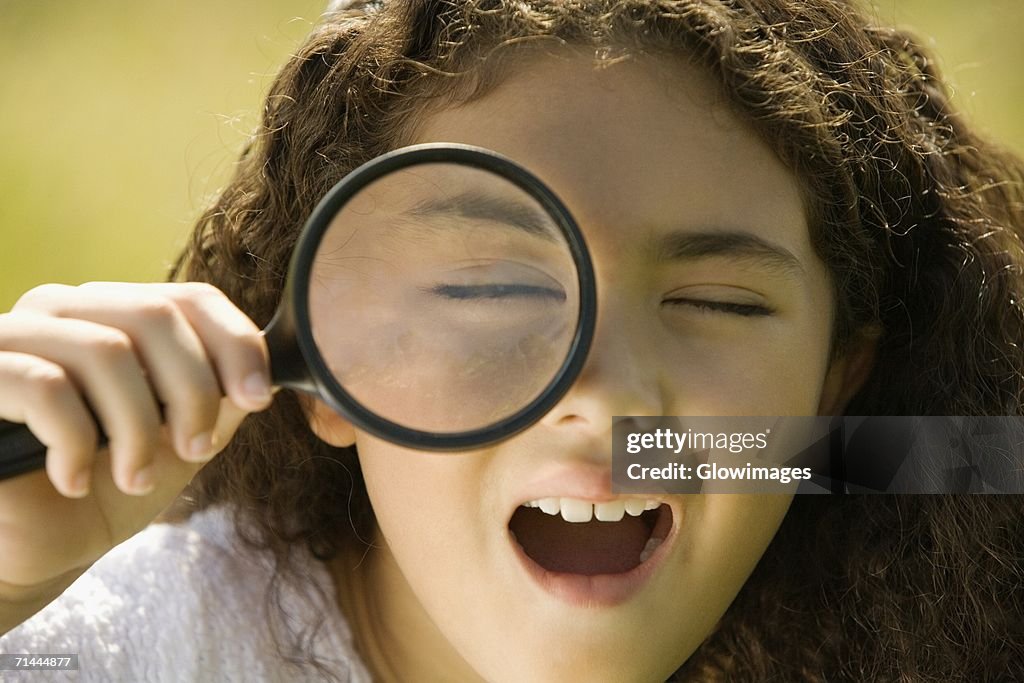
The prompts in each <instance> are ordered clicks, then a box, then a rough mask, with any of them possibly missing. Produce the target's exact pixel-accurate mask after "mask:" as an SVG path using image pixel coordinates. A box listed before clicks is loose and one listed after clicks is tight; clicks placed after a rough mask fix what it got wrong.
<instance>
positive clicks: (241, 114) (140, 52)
mask: <svg viewBox="0 0 1024 683" xmlns="http://www.w3.org/2000/svg"><path fill="white" fill-rule="evenodd" d="M325 4H326V0H291V1H289V2H284V1H283V0H245V1H244V2H243V1H242V0H220V1H218V2H216V3H210V2H198V1H196V0H191V1H188V0H186V1H183V2H128V1H127V0H91V1H90V2H80V1H79V2H75V1H70V2H57V1H56V0H0V93H2V94H0V188H2V196H0V236H2V242H0V244H2V246H0V311H4V310H7V309H9V308H10V306H11V305H13V303H14V301H15V300H16V299H17V297H18V296H19V295H20V294H21V293H22V292H24V291H25V290H27V289H29V288H30V287H32V286H34V285H36V284H39V283H43V282H65V283H70V284H76V283H80V282H85V281H88V280H159V279H162V278H163V275H164V272H165V271H166V268H167V266H168V265H169V264H170V262H171V261H172V260H173V258H174V255H175V253H176V252H177V250H178V248H179V247H180V246H181V245H182V244H183V243H184V240H185V236H186V235H187V233H188V231H189V228H190V224H191V222H192V221H193V220H194V219H195V217H196V216H197V214H198V213H199V211H200V210H201V208H202V207H203V206H204V204H205V203H206V201H207V200H208V199H209V197H210V196H211V195H212V194H213V193H215V192H216V190H217V188H218V187H219V186H220V185H221V184H222V183H223V182H224V181H225V180H226V178H227V175H228V174H229V172H230V170H231V163H232V160H233V158H234V157H235V155H236V154H237V153H238V151H239V150H240V148H241V146H242V144H243V142H244V140H245V138H246V136H247V134H248V133H249V131H250V130H251V129H252V128H253V126H254V124H255V121H256V117H257V114H258V111H259V105H260V98H261V95H262V94H263V93H264V92H265V90H266V88H267V87H268V86H269V83H270V81H271V78H272V76H273V73H274V71H275V70H276V68H277V67H278V66H279V65H280V64H281V63H282V62H283V61H284V60H285V59H286V57H287V55H288V54H289V52H290V50H292V49H293V48H294V47H295V46H296V45H297V44H298V43H299V42H300V41H301V39H302V37H303V36H304V35H305V33H306V32H307V31H308V30H309V28H310V26H311V24H312V23H313V22H314V21H315V20H316V18H317V17H318V15H319V13H320V12H321V10H322V9H323V7H324V6H325ZM872 6H873V7H874V11H875V13H876V14H877V16H878V17H879V19H880V20H882V21H885V22H888V23H898V24H901V25H907V26H910V27H913V28H914V29H915V30H916V31H917V32H918V33H919V35H922V36H924V37H925V39H926V43H928V44H930V45H931V47H932V48H933V49H934V50H936V51H937V52H938V54H939V57H940V64H941V66H942V67H943V68H944V71H945V73H946V75H947V76H948V77H949V78H950V80H951V81H952V83H953V85H954V87H955V91H956V94H955V99H956V101H957V103H958V104H959V106H960V108H961V109H963V110H965V111H966V112H967V114H968V115H969V117H970V118H971V119H972V120H973V121H974V122H975V123H976V124H977V125H978V126H979V127H980V128H981V129H982V130H983V131H985V132H986V133H988V134H989V135H990V136H991V137H994V138H996V139H999V140H1001V141H1003V142H1004V143H1005V144H1006V145H1008V146H1010V147H1012V148H1014V149H1016V150H1018V151H1019V152H1021V153H1024V121H1022V118H1021V116H1020V111H1021V104H1022V102H1024V69H1022V68H1021V67H1022V66H1024V41H1021V40H1020V38H1019V32H1020V30H1021V29H1022V28H1024V3H1021V2H1019V0H979V1H978V2H966V1H965V0H875V2H874V3H873V5H872Z"/></svg>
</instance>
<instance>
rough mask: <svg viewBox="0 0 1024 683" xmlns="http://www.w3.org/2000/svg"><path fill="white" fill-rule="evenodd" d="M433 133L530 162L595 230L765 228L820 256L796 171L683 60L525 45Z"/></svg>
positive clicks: (422, 133)
mask: <svg viewBox="0 0 1024 683" xmlns="http://www.w3.org/2000/svg"><path fill="white" fill-rule="evenodd" d="M432 141H435V142H436V141H449V142H463V143H467V144H474V145H479V146H482V147H486V148H489V149H493V150H495V151H498V152H501V153H503V154H506V155H507V156H509V157H511V158H512V159H514V160H516V161H518V162H520V163H522V164H523V165H525V166H526V167H527V168H529V169H530V170H531V171H533V172H534V173H536V174H537V175H539V176H540V177H541V179H542V180H544V181H545V182H547V183H548V184H549V185H551V187H552V189H554V190H555V192H556V193H558V194H559V195H560V196H561V198H562V199H563V200H564V201H565V202H566V204H567V205H568V206H569V209H570V210H571V211H572V212H573V214H574V215H575V216H576V217H577V219H579V221H580V223H581V224H582V225H583V226H584V228H585V230H586V229H587V226H609V227H611V226H614V227H616V228H617V231H616V232H617V233H618V234H621V233H622V228H625V227H628V228H629V230H628V231H627V232H628V233H629V234H630V235H633V236H636V235H637V234H638V233H644V232H649V231H652V232H658V231H664V230H668V229H671V230H680V229H682V230H697V229H700V230H707V229H722V230H743V231H756V232H759V233H762V234H764V235H765V236H768V235H772V236H774V237H775V238H776V239H782V240H783V241H785V242H787V248H790V249H791V250H793V251H794V252H799V255H802V256H805V257H807V258H813V254H812V253H811V250H810V245H809V239H808V237H807V223H806V217H805V211H804V204H803V200H802V195H801V190H800V184H799V182H798V180H797V178H796V177H795V175H794V174H792V173H791V172H790V171H789V170H788V169H787V168H786V167H785V166H784V165H783V164H782V162H781V161H780V160H779V159H778V158H777V157H776V155H775V154H774V153H773V151H772V150H771V149H770V148H769V147H768V146H767V145H766V144H765V143H764V142H763V141H762V140H761V139H760V138H759V137H758V136H757V134H756V133H755V132H754V131H753V130H752V128H751V127H750V126H749V125H747V124H746V122H744V121H743V120H742V119H741V118H740V117H739V116H737V115H736V114H735V113H734V112H733V111H732V110H731V109H730V107H729V106H728V105H727V104H726V102H725V97H724V95H723V94H722V93H721V92H720V91H719V90H718V88H717V87H716V85H715V84H714V83H713V82H712V81H711V80H710V78H709V77H708V76H706V75H705V74H703V73H702V72H700V71H698V70H697V69H696V68H694V67H691V66H688V65H686V64H685V63H683V62H682V61H676V60H670V59H669V58H662V57H653V56H641V57H636V58H632V59H629V60H625V61H620V62H617V63H614V64H611V65H608V66H597V67H596V66H595V65H594V62H593V61H592V59H590V58H589V57H586V56H582V55H579V54H574V53H568V52H567V53H564V54H557V55H544V56H539V55H535V54H525V55H523V56H521V57H520V58H519V59H518V61H517V62H516V63H515V65H514V66H513V67H512V68H511V69H510V70H509V75H508V76H507V77H506V78H505V79H504V80H502V81H501V82H500V83H499V84H498V85H497V86H496V87H495V88H494V89H493V90H491V91H490V92H488V93H487V94H486V95H484V96H483V97H481V98H479V99H476V100H473V101H471V102H469V103H466V104H463V105H460V106H456V107H452V108H448V109H444V110H441V111H437V112H433V113H431V114H429V115H427V116H425V117H424V118H423V119H422V120H421V121H420V122H419V124H418V127H417V130H416V134H415V139H414V140H413V142H432ZM587 232H588V233H592V232H593V228H591V229H590V230H587ZM588 236H590V237H593V235H588Z"/></svg>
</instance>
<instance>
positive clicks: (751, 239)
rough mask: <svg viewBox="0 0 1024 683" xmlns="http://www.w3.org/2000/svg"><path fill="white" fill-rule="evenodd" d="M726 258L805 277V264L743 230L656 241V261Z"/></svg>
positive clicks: (676, 234)
mask: <svg viewBox="0 0 1024 683" xmlns="http://www.w3.org/2000/svg"><path fill="white" fill-rule="evenodd" d="M709 257H725V258H729V259H732V260H735V261H746V262H751V263H753V264H755V265H762V266H764V267H767V268H770V269H772V270H777V271H780V272H781V273H783V274H785V275H790V276H796V277H800V276H803V275H804V267H803V264H801V263H800V259H798V258H797V257H796V256H795V255H794V254H793V252H791V251H789V250H788V249H786V248H785V247H783V246H780V245H778V244H775V243H773V242H770V241H768V240H766V239H764V238H762V237H758V236H757V235H754V234H751V233H749V232H742V231H717V230H708V231H701V232H687V231H679V232H673V233H670V234H668V235H665V236H663V237H660V238H658V239H657V242H656V244H655V260H657V261H659V262H664V261H689V260H696V259H701V258H709Z"/></svg>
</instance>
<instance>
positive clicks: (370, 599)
mask: <svg viewBox="0 0 1024 683" xmlns="http://www.w3.org/2000/svg"><path fill="white" fill-rule="evenodd" d="M375 538H376V541H375V542H374V544H373V546H372V547H370V548H368V549H367V548H361V549H353V550H352V551H349V552H342V553H340V554H339V555H338V557H337V558H336V559H335V560H333V561H332V562H331V567H330V569H331V576H332V578H333V580H334V585H335V589H336V593H337V596H338V606H339V608H340V609H341V611H342V613H343V614H344V615H345V617H346V619H347V620H348V622H349V625H350V627H351V629H352V634H353V639H354V642H355V645H356V648H357V650H358V652H359V655H360V656H361V657H362V659H363V662H364V663H365V664H366V667H367V668H368V669H369V670H370V673H371V675H372V676H373V680H374V681H380V682H381V683H400V682H402V681H424V682H425V683H428V682H432V681H449V682H450V681H479V680H480V677H479V676H478V675H477V674H476V673H475V672H473V670H472V669H471V668H470V667H469V665H468V664H467V663H466V662H465V660H463V659H462V657H461V656H460V655H459V654H458V652H456V650H455V649H454V648H453V647H452V645H451V643H449V642H448V640H447V639H446V638H445V637H444V635H443V634H442V633H441V631H439V630H438V628H437V626H436V625H435V624H434V622H433V621H432V620H431V619H430V617H429V616H428V615H427V613H426V611H425V610H424V609H423V606H422V604H421V603H420V601H419V600H418V599H417V598H416V596H415V594H414V593H413V591H412V587H411V586H410V585H409V583H408V581H406V579H405V576H404V575H403V574H402V571H401V569H400V568H399V567H398V564H397V563H396V562H395V558H394V556H393V555H392V554H391V551H390V549H389V548H388V547H387V544H386V542H385V541H384V540H383V536H382V534H381V533H380V531H379V530H378V531H377V532H376V534H375ZM364 553H365V554H364Z"/></svg>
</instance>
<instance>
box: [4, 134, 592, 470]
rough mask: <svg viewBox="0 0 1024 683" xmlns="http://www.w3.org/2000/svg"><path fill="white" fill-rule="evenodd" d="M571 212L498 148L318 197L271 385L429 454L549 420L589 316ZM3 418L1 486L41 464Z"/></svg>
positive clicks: (380, 162) (427, 157)
mask: <svg viewBox="0 0 1024 683" xmlns="http://www.w3.org/2000/svg"><path fill="white" fill-rule="evenodd" d="M596 300H597V297H596V291H595V284H594V273H593V267H592V264H591V261H590V257H589V255H588V252H587V249H586V246H585V244H584V241H583V237H582V235H581V234H580V231H579V228H578V227H577V225H576V223H575V221H574V220H573V218H572V216H571V214H570V213H569V211H568V210H567V209H566V208H565V206H564V205H563V204H562V202H561V201H560V200H559V199H558V198H557V197H556V196H555V194H554V193H553V192H552V191H551V190H550V189H548V188H547V186H545V185H544V184H543V183H542V182H541V181H540V180H539V179H538V178H537V177H536V176H534V175H533V174H531V173H530V172H529V171H527V170H526V169H524V168H523V167H522V166H520V165H518V164H516V163H515V162H513V161H511V160H510V159H507V158H506V157H503V156H501V155H499V154H497V153H495V152H492V151H489V150H485V149H481V148H478V147H471V146H467V145H455V144H433V143H432V144H425V145H414V146H411V147H405V148H402V149H398V150H395V151H393V152H390V153H388V154H385V155H383V156H380V157H377V158H376V159H373V160H371V161H369V162H367V163H366V164H364V165H362V166H360V167H359V168H357V169H356V170H354V171H353V172H352V173H350V174H349V175H348V176H346V177H345V178H344V179H343V180H341V181H340V182H339V183H338V184H337V185H335V186H334V187H333V188H332V189H331V190H330V191H329V192H328V193H327V195H326V196H325V197H324V198H323V199H322V200H321V201H320V203H319V204H318V205H317V207H316V208H315V209H314V211H313V213H312V214H311V216H310V217H309V220H308V221H307V222H306V225H305V227H304V228H303V231H302V234H301V236H300V238H299V240H298V242H297V244H296V247H295V251H294V253H293V254H292V259H291V263H290V266H289V271H288V278H287V281H286V284H285V289H284V296H283V297H282V300H281V303H280V305H279V307H278V310H277V313H276V314H275V316H274V318H273V320H271V322H270V324H269V325H268V326H267V328H266V329H265V330H264V335H265V338H266V342H267V345H268V348H269V350H270V369H271V380H272V382H273V383H274V384H275V385H276V386H279V387H283V388H289V389H295V390H299V391H303V392H305V393H308V394H311V395H313V396H316V397H318V398H320V399H322V400H323V401H324V402H326V403H327V404H328V405H329V406H330V407H331V408H332V409H334V410H335V411H337V412H338V413H340V414H341V415H342V416H344V417H345V418H346V419H348V420H349V421H351V422H352V423H353V424H354V425H355V426H356V427H358V428H360V429H362V430H364V431H366V432H369V433H371V434H373V435H375V436H377V437H379V438H382V439H386V440H388V441H391V442H393V443H396V444H399V445H402V446H407V447H410V448H415V449H422V450H462V449H471V448H478V447H481V446H484V445H487V444H490V443H494V442H497V441H500V440H502V439H505V438H508V437H510V436H512V435H514V434H516V433H518V432H520V431H522V430H523V429H526V428H527V427H529V426H530V425H532V424H533V423H535V422H536V421H537V420H539V419H540V418H541V417H543V416H544V415H545V414H546V413H547V412H548V411H549V410H550V409H551V408H552V407H553V406H554V405H555V404H556V403H557V402H558V400H559V399H560V398H561V397H562V396H563V395H564V394H565V392H566V391H567V390H568V389H569V387H570V386H571V385H572V383H573V382H574V381H575V379H576V377H577V376H578V374H579V372H580V370H581V368H582V366H583V362H584V360H585V358H586V355H587V351H588V349H589V347H590V342H591V338H592V336H593V331H594V323H595V317H596ZM45 453H46V447H45V446H44V445H43V444H41V443H40V442H39V441H38V440H37V439H36V438H35V437H34V436H33V435H32V433H31V432H30V431H29V429H28V428H27V427H26V426H25V425H20V424H14V423H9V422H3V421H0V479H4V478H8V477H12V476H15V475H17V474H21V473H23V472H27V471H30V470H34V469H40V468H42V467H43V466H44V462H45Z"/></svg>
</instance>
